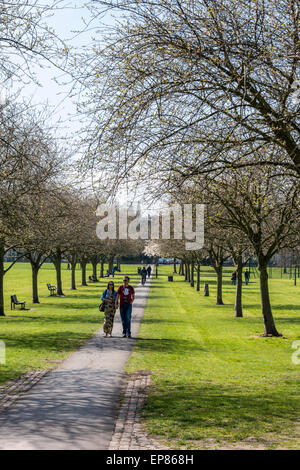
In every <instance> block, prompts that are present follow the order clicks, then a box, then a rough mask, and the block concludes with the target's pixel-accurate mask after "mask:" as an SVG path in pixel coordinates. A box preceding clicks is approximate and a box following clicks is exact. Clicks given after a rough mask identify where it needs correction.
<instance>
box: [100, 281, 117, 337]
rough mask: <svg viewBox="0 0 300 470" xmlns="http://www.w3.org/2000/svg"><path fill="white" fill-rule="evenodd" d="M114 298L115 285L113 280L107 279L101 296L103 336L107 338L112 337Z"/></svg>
mask: <svg viewBox="0 0 300 470" xmlns="http://www.w3.org/2000/svg"><path fill="white" fill-rule="evenodd" d="M116 298H117V292H116V291H115V285H114V283H113V281H109V283H108V284H107V289H105V291H104V292H103V294H102V296H101V300H102V302H104V324H103V336H105V338H107V337H108V336H109V337H110V338H111V337H112V330H113V326H114V318H115V313H116Z"/></svg>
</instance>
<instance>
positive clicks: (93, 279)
mask: <svg viewBox="0 0 300 470" xmlns="http://www.w3.org/2000/svg"><path fill="white" fill-rule="evenodd" d="M89 280H90V281H91V282H99V281H98V279H97V278H95V277H94V276H89Z"/></svg>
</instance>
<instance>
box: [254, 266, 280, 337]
mask: <svg viewBox="0 0 300 470" xmlns="http://www.w3.org/2000/svg"><path fill="white" fill-rule="evenodd" d="M258 269H259V273H260V276H259V278H260V296H261V310H262V315H263V319H264V326H265V333H264V336H282V335H280V334H279V333H278V331H277V330H276V327H275V322H274V318H273V315H272V309H271V303H270V295H269V285H268V272H267V263H265V262H260V263H259V267H258Z"/></svg>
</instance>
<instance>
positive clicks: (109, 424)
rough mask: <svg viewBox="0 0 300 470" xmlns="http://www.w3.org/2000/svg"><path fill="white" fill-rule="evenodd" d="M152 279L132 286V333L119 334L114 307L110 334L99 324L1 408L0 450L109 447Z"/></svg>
mask: <svg viewBox="0 0 300 470" xmlns="http://www.w3.org/2000/svg"><path fill="white" fill-rule="evenodd" d="M150 283H151V280H147V283H146V285H145V286H141V285H139V286H138V287H137V288H136V300H135V302H134V305H133V315H132V336H133V338H132V339H128V338H122V337H121V332H122V330H121V321H120V314H119V311H117V313H116V317H115V325H114V330H113V334H114V335H116V336H115V337H113V338H103V336H102V327H101V329H100V330H99V331H98V332H97V333H96V334H95V335H94V336H93V337H92V338H91V339H90V340H89V341H88V342H87V343H86V344H85V345H84V346H83V347H82V348H80V349H79V350H78V351H77V352H75V353H73V354H72V355H71V356H69V357H68V358H67V359H66V360H65V361H64V362H63V363H62V364H61V365H60V366H59V367H58V368H57V369H55V370H53V371H51V372H50V373H49V374H48V375H46V376H45V377H43V378H42V379H41V380H40V381H39V382H38V383H37V384H36V385H35V386H34V387H33V388H32V389H31V390H30V391H29V392H27V393H26V394H25V395H23V396H22V397H21V398H20V399H19V400H18V401H16V402H15V403H14V405H13V406H12V407H9V408H8V409H7V410H6V411H4V412H2V413H0V431H1V440H0V449H1V450H19V449H26V450H39V449H40V450H42V449H43V450H45V449H68V450H72V449H74V450H76V449H78V450H81V449H82V450H83V449H88V450H99V449H108V448H109V445H110V442H111V439H112V435H113V431H114V429H115V421H116V418H117V415H118V406H119V399H120V396H121V393H122V389H123V388H124V386H125V384H126V374H125V372H124V367H125V365H126V362H127V360H128V358H129V356H130V353H131V350H132V347H133V345H134V343H135V338H136V337H137V335H138V330H139V325H140V321H141V318H142V316H143V313H144V307H145V304H146V300H147V296H148V294H149V290H150Z"/></svg>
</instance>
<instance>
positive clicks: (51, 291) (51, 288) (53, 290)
mask: <svg viewBox="0 0 300 470" xmlns="http://www.w3.org/2000/svg"><path fill="white" fill-rule="evenodd" d="M47 287H48V290H49V291H50V295H55V291H56V287H55V286H51V284H49V283H48V284H47Z"/></svg>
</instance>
